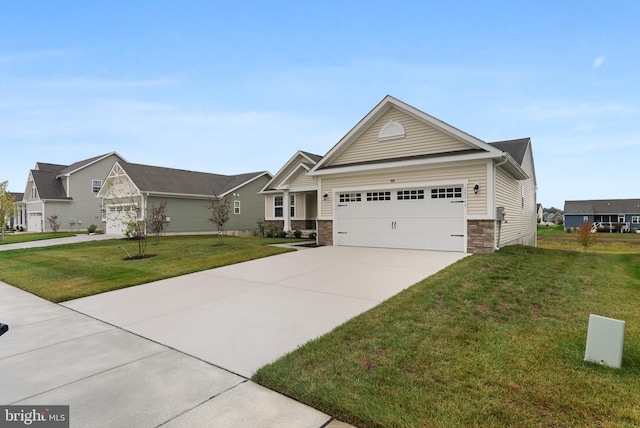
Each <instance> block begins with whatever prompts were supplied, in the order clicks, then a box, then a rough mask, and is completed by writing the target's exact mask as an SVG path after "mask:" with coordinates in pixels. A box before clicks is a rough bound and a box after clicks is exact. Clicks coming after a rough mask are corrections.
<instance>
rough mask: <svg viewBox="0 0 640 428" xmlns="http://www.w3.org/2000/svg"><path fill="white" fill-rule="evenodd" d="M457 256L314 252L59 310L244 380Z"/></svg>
mask: <svg viewBox="0 0 640 428" xmlns="http://www.w3.org/2000/svg"><path fill="white" fill-rule="evenodd" d="M465 256H466V254H462V253H451V252H434V251H416V250H392V249H377V248H359V247H320V248H314V249H305V250H301V251H297V252H292V253H287V254H282V255H277V256H272V257H268V258H264V259H259V260H254V261H250V262H245V263H240V264H236V265H232V266H227V267H222V268H218V269H213V270H209V271H204V272H198V273H194V274H190V275H185V276H181V277H178V278H172V279H168V280H163V281H158V282H155V283H150V284H145V285H139V286H136V287H131V288H127V289H122V290H118V291H113V292H109V293H103V294H100V295H96V296H91V297H86V298H82V299H77V300H72V301H68V302H66V303H63V305H64V306H66V307H68V308H71V309H74V310H76V311H78V312H81V313H83V314H86V315H89V316H90V317H93V318H97V319H99V320H102V321H105V322H107V323H109V324H112V325H115V326H118V327H121V328H122V329H124V330H127V331H129V332H132V333H135V334H137V335H140V336H142V337H145V338H148V339H151V340H153V341H155V342H158V343H161V344H163V345H166V346H168V347H170V348H173V349H176V350H179V351H181V352H183V353H186V354H188V355H192V356H194V357H197V358H199V359H201V360H203V361H206V362H209V363H211V364H213V365H215V366H218V367H221V368H224V369H225V370H228V371H230V372H232V373H234V374H238V375H240V376H243V377H246V378H248V377H250V376H251V375H252V374H253V373H254V372H255V370H257V369H258V368H259V367H261V366H263V365H264V364H266V363H269V362H271V361H273V360H275V359H277V358H279V357H281V356H282V355H284V354H285V353H287V352H289V351H291V350H294V349H295V348H297V347H298V346H300V345H302V344H304V343H305V342H307V341H308V340H310V339H313V338H316V337H318V336H320V335H322V334H324V333H327V332H329V331H331V330H332V329H333V328H335V327H337V326H338V325H340V324H342V323H343V322H345V321H346V320H348V319H350V318H352V317H354V316H356V315H358V314H360V313H362V312H365V311H366V310H368V309H370V308H372V307H373V306H375V305H377V304H378V303H380V302H382V301H383V300H385V299H387V298H389V297H391V296H393V295H394V294H397V293H398V292H400V291H402V290H403V289H405V288H407V287H409V286H411V285H412V284H414V283H416V282H417V281H419V280H421V279H423V278H426V277H427V276H429V275H432V274H433V273H435V272H437V271H439V270H441V269H443V268H445V267H446V266H448V265H450V264H451V263H454V262H456V261H457V260H459V259H461V258H463V257H465Z"/></svg>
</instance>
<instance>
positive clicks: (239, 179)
mask: <svg viewBox="0 0 640 428" xmlns="http://www.w3.org/2000/svg"><path fill="white" fill-rule="evenodd" d="M119 163H120V166H122V168H123V169H124V170H125V171H126V173H127V175H128V176H129V178H130V179H131V180H132V181H133V182H134V183H135V185H136V186H137V187H138V189H139V190H140V191H141V192H151V193H169V194H183V195H214V194H215V195H224V194H225V193H227V192H229V191H231V190H233V189H235V188H237V187H238V186H241V185H242V184H244V183H246V182H248V181H251V180H253V179H255V178H257V177H259V176H261V175H263V174H266V173H267V172H266V171H259V172H250V173H245V174H237V175H222V174H211V173H207V172H198V171H188V170H183V169H172V168H163V167H158V166H151V165H142V164H135V163H127V162H119Z"/></svg>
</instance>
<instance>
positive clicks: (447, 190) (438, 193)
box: [431, 187, 462, 199]
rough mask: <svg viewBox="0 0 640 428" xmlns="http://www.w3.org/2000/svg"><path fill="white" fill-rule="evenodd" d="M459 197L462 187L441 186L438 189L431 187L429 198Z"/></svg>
mask: <svg viewBox="0 0 640 428" xmlns="http://www.w3.org/2000/svg"><path fill="white" fill-rule="evenodd" d="M461 197H462V187H443V188H440V189H431V199H443V198H447V199H449V198H461Z"/></svg>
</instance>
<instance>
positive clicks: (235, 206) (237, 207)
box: [233, 201, 240, 214]
mask: <svg viewBox="0 0 640 428" xmlns="http://www.w3.org/2000/svg"><path fill="white" fill-rule="evenodd" d="M233 213H234V214H240V201H233Z"/></svg>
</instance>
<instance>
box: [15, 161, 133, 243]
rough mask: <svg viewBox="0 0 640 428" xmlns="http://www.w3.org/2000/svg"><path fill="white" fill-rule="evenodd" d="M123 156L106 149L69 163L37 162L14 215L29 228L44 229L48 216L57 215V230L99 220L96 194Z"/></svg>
mask: <svg viewBox="0 0 640 428" xmlns="http://www.w3.org/2000/svg"><path fill="white" fill-rule="evenodd" d="M116 161H124V159H123V158H122V157H121V156H120V155H119V154H117V153H116V152H112V153H107V154H104V155H100V156H96V157H93V158H90V159H85V160H82V161H79V162H75V163H73V164H71V165H58V164H51V163H44V162H37V163H36V166H35V168H34V169H32V170H31V171H30V172H29V178H28V180H27V185H26V189H25V192H24V196H23V198H22V201H21V202H20V203H19V204H18V210H19V213H18V215H17V218H18V219H20V220H19V221H22V222H23V224H24V225H25V226H26V229H27V230H28V231H29V232H46V231H50V230H51V227H50V225H49V222H48V221H47V219H48V218H49V217H50V216H53V215H57V216H58V221H59V222H60V229H59V230H60V231H79V230H86V228H87V227H88V226H89V225H90V224H92V223H93V224H97V223H98V222H99V220H100V200H98V199H97V198H96V195H97V194H98V191H99V190H100V188H101V187H102V183H103V181H104V179H105V177H106V176H107V173H108V172H109V170H110V169H111V168H112V167H113V165H114V163H115V162H116Z"/></svg>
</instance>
